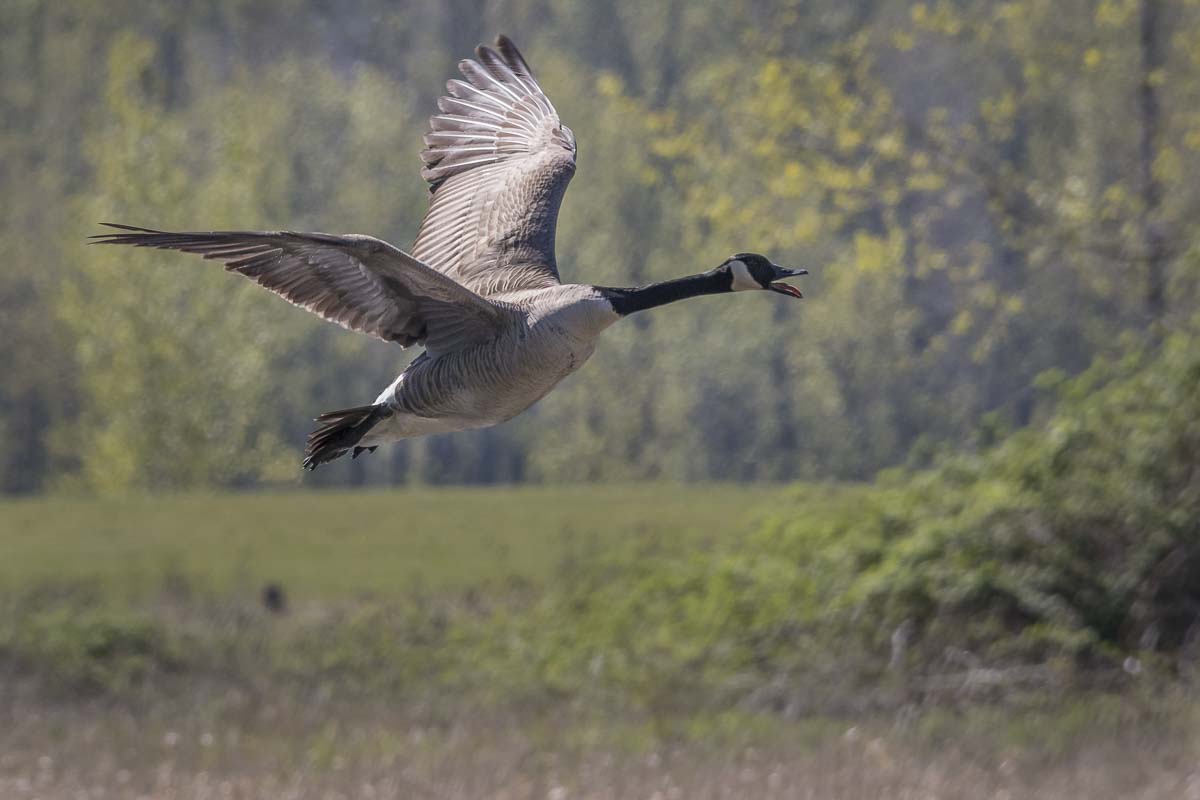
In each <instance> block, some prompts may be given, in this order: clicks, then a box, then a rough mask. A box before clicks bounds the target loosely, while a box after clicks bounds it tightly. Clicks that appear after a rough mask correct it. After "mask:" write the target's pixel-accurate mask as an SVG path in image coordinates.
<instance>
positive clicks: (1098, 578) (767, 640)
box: [504, 333, 1200, 711]
mask: <svg viewBox="0 0 1200 800" xmlns="http://www.w3.org/2000/svg"><path fill="white" fill-rule="evenodd" d="M522 624H523V627H521V625H518V626H517V627H518V628H519V629H520V630H521V631H522V633H521V634H519V635H516V636H513V635H512V631H511V630H510V629H508V628H506V629H505V632H504V635H505V636H507V637H508V639H507V641H508V643H509V644H510V645H511V647H510V649H509V652H510V655H511V656H512V658H513V659H514V660H516V661H520V662H521V664H522V665H523V666H524V667H525V668H529V667H530V666H532V667H533V668H534V669H535V670H536V671H537V672H536V674H537V675H538V676H539V681H540V684H541V685H542V686H544V687H545V688H546V689H548V690H550V691H552V692H556V693H563V692H565V693H571V694H579V695H597V696H602V697H603V696H611V697H614V698H620V699H621V700H622V701H623V702H632V703H633V704H635V705H637V706H640V707H642V708H644V709H648V710H652V711H666V710H670V709H673V708H677V707H683V706H686V707H689V708H695V707H696V704H697V703H698V702H699V703H702V704H712V705H726V704H728V703H730V702H734V701H743V702H763V703H766V704H768V705H769V706H771V707H777V708H778V707H783V708H791V709H793V710H805V709H809V708H813V707H823V708H829V707H831V706H834V707H842V706H846V705H852V706H862V705H870V704H872V703H876V702H891V701H893V700H895V699H897V697H908V696H911V695H910V693H911V689H912V687H913V686H918V687H919V686H921V685H922V680H924V679H925V678H927V677H928V676H930V675H933V674H937V673H943V672H945V671H947V670H950V671H960V672H965V671H966V670H967V669H969V668H972V667H983V666H987V667H994V668H1009V667H1011V668H1014V669H1013V670H1012V671H1011V672H1010V673H1007V674H1009V675H1011V676H1014V677H1013V679H1014V680H1016V679H1019V678H1021V676H1024V677H1025V678H1033V679H1036V680H1039V681H1045V680H1057V679H1061V678H1063V677H1070V676H1072V675H1076V676H1077V674H1078V672H1079V671H1080V670H1084V671H1092V674H1094V671H1095V669H1096V668H1111V667H1114V666H1116V665H1119V664H1121V663H1122V662H1123V660H1124V658H1125V657H1127V656H1136V657H1137V658H1139V659H1140V661H1139V662H1138V663H1149V664H1153V665H1159V666H1164V667H1172V666H1174V665H1177V664H1178V663H1179V662H1178V661H1173V660H1170V658H1169V657H1171V656H1175V655H1183V654H1186V652H1187V651H1188V648H1189V646H1191V645H1192V644H1193V643H1194V642H1195V641H1196V640H1197V638H1200V337H1197V336H1194V335H1191V334H1189V333H1178V334H1175V335H1173V336H1172V337H1170V338H1169V339H1167V340H1166V341H1165V342H1164V343H1162V344H1161V345H1159V346H1157V347H1149V346H1147V347H1138V348H1133V349H1131V350H1130V352H1128V353H1127V354H1126V355H1125V356H1123V357H1121V358H1119V359H1116V360H1113V361H1108V362H1103V363H1098V364H1096V365H1095V366H1094V367H1092V368H1091V369H1090V370H1089V371H1088V372H1087V373H1086V374H1084V375H1082V376H1080V377H1078V378H1076V379H1073V380H1070V381H1065V382H1061V385H1060V386H1059V387H1058V391H1057V402H1056V404H1055V408H1054V411H1053V413H1052V414H1051V416H1050V417H1049V418H1048V419H1047V420H1045V422H1044V423H1043V424H1040V425H1037V426H1035V427H1033V428H1031V429H1028V430H1025V431H1022V432H1018V433H1016V434H1014V435H1012V436H1010V437H1008V439H1006V440H1005V441H1003V443H1001V444H1000V445H998V446H995V447H992V448H991V449H988V450H986V451H984V452H981V453H975V454H971V453H968V454H958V455H950V456H944V457H942V458H941V459H940V460H938V461H937V462H936V464H935V466H934V467H933V468H931V469H928V470H924V471H920V472H913V471H896V472H893V473H890V474H887V475H884V476H881V480H880V481H879V482H878V483H877V484H876V485H875V486H872V487H841V488H829V489H826V490H812V489H808V490H804V491H800V492H798V494H797V497H796V502H795V504H794V505H793V506H792V507H790V508H788V509H784V510H782V511H781V513H780V515H779V516H778V518H777V519H776V520H775V521H772V522H770V523H767V524H766V525H764V526H763V527H762V528H761V529H760V530H758V531H757V532H755V533H753V534H752V535H750V536H749V537H748V538H747V539H745V540H743V541H737V540H736V538H734V537H727V538H725V539H723V540H722V541H721V543H719V544H717V545H715V546H712V547H709V548H707V549H704V550H701V551H697V550H696V549H695V548H694V546H693V547H691V548H690V549H685V548H684V547H683V546H676V547H671V546H667V545H664V544H663V543H661V542H643V543H640V544H637V545H633V546H631V547H629V548H627V549H625V550H622V551H618V552H612V553H602V554H597V557H596V558H595V559H593V560H590V561H586V562H584V563H582V564H580V565H576V566H575V567H574V568H573V569H572V570H570V571H569V573H565V574H564V575H563V577H562V580H561V581H559V582H557V583H556V585H555V586H554V587H552V588H551V591H550V593H549V594H548V596H547V597H546V598H545V600H544V601H543V602H542V603H541V605H540V606H539V607H538V608H537V609H536V610H535V611H534V612H533V613H532V614H531V615H529V616H528V618H526V619H525V620H523V623H522ZM1029 665H1041V666H1042V667H1044V668H1045V669H1041V670H1034V671H1030V670H1028V669H1026V670H1025V671H1021V669H1020V668H1022V667H1029ZM889 667H890V668H891V669H892V671H893V672H894V673H895V674H896V675H897V676H904V677H903V680H901V679H900V678H899V677H898V678H897V680H896V681H892V682H889V681H887V680H881V678H883V677H884V676H885V675H886V674H887V673H888V671H889ZM901 684H902V685H901ZM895 692H899V693H900V694H899V695H896V694H895Z"/></svg>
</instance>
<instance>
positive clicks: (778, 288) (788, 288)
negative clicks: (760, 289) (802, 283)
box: [767, 283, 804, 298]
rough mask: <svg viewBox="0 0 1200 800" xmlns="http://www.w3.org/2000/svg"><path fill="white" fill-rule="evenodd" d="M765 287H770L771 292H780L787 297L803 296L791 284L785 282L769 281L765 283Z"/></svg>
mask: <svg viewBox="0 0 1200 800" xmlns="http://www.w3.org/2000/svg"><path fill="white" fill-rule="evenodd" d="M767 288H768V289H770V290H771V291H772V292H779V293H780V294H786V295H788V296H789V297H797V298H800V297H804V295H803V294H801V293H800V290H799V289H797V288H796V287H795V286H792V285H791V284H787V283H770V284H767Z"/></svg>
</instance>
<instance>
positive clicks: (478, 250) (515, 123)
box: [413, 36, 575, 297]
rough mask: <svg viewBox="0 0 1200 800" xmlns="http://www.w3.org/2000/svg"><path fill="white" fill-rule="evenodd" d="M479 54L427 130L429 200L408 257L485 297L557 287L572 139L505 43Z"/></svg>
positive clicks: (467, 62)
mask: <svg viewBox="0 0 1200 800" xmlns="http://www.w3.org/2000/svg"><path fill="white" fill-rule="evenodd" d="M475 54H476V57H477V58H478V59H479V60H478V61H471V60H465V61H461V62H459V65H458V68H459V70H460V71H461V72H462V74H463V77H465V78H466V81H460V80H452V81H450V82H449V83H447V84H446V90H447V91H448V92H449V94H448V95H447V96H445V97H442V98H441V99H439V100H438V108H439V109H440V110H441V112H442V113H441V114H438V115H436V116H434V117H432V118H430V120H429V132H428V133H427V134H425V144H426V146H427V148H428V149H426V150H425V151H423V152H422V153H421V158H422V160H423V161H424V162H425V168H424V169H423V170H422V171H421V175H422V176H423V177H424V178H425V180H427V181H429V184H430V190H431V191H432V197H431V198H430V203H429V211H428V212H427V213H426V214H425V220H424V221H423V222H422V223H421V230H420V232H419V233H418V234H417V241H416V242H415V243H414V244H413V255H414V256H415V257H416V258H418V259H420V260H421V261H424V262H425V263H426V264H429V265H430V266H432V267H434V268H435V269H437V270H438V271H440V272H442V273H444V274H446V275H448V276H450V277H451V278H453V279H454V280H456V281H457V282H459V283H461V284H462V285H463V286H466V287H467V288H469V289H471V290H472V291H474V292H476V293H478V294H480V295H482V296H484V297H487V296H491V295H497V294H500V293H502V292H506V291H513V290H517V289H528V288H538V287H544V286H553V285H554V284H557V283H558V267H557V264H556V262H555V260H554V231H555V227H556V226H557V224H558V208H559V205H560V204H561V202H562V197H563V193H564V192H566V189H567V184H568V183H569V182H570V180H571V176H572V175H573V174H575V137H574V135H573V134H572V133H571V129H570V128H567V127H566V126H564V125H563V124H562V123H561V122H560V121H559V118H558V113H557V112H556V111H555V110H554V106H553V105H551V103H550V99H549V98H548V97H546V95H545V93H544V92H542V89H541V87H540V86H538V83H537V81H536V80H535V79H534V77H533V73H532V72H531V71H530V69H529V65H528V64H526V63H525V59H524V58H522V57H521V54H520V53H519V52H518V51H517V48H516V47H515V46H514V45H513V43H512V42H511V41H509V40H508V39H507V38H506V37H504V36H501V37H500V38H499V39H497V40H496V49H495V50H493V49H492V48H490V47H484V46H483V45H480V46H479V47H478V48H476V50H475Z"/></svg>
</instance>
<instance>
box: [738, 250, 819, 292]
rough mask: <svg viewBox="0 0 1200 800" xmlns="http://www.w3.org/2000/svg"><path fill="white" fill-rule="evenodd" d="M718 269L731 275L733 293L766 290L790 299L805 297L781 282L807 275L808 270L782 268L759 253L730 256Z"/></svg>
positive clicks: (792, 287) (793, 287)
mask: <svg viewBox="0 0 1200 800" xmlns="http://www.w3.org/2000/svg"><path fill="white" fill-rule="evenodd" d="M717 269H719V270H723V271H726V272H728V273H729V276H730V282H729V290H730V291H731V292H742V291H748V290H752V289H766V290H768V291H772V292H778V293H779V294H786V295H787V296H788V297H795V298H801V297H804V295H802V294H801V293H800V290H799V289H797V288H796V287H795V286H791V285H789V284H786V283H781V281H783V280H784V279H786V278H793V277H795V276H797V275H807V274H808V270H806V269H788V268H787V267H781V266H779V265H778V264H775V263H772V261H771V260H770V259H769V258H767V257H766V256H760V255H759V254H758V253H738V254H737V255H735V256H730V257H729V258H727V259H726V260H725V262H724V263H723V264H721V266H719V267H717Z"/></svg>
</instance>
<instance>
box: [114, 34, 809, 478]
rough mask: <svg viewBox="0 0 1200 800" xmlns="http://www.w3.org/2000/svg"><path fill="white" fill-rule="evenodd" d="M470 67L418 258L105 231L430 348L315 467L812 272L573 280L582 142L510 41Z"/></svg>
mask: <svg viewBox="0 0 1200 800" xmlns="http://www.w3.org/2000/svg"><path fill="white" fill-rule="evenodd" d="M475 55H476V59H477V60H464V61H461V62H460V63H459V70H460V71H461V72H462V74H463V77H464V78H466V80H465V81H462V80H451V81H450V82H449V83H447V84H446V90H447V94H446V96H444V97H442V98H440V99H439V100H438V109H439V111H440V112H441V113H439V114H436V115H434V116H433V117H431V118H430V120H429V131H428V132H427V133H426V134H425V144H426V149H425V150H424V151H422V153H421V158H422V161H423V162H424V168H423V169H422V170H421V175H422V177H424V178H425V180H426V181H428V182H429V186H430V192H431V194H430V201H429V210H428V211H427V212H426V214H425V219H424V221H423V222H422V223H421V228H420V231H419V232H418V233H417V239H416V242H415V243H414V244H413V248H412V253H411V255H410V254H408V253H405V252H403V251H401V250H399V249H397V248H395V247H393V246H392V245H390V244H388V243H387V242H384V241H381V240H379V239H375V238H373V237H370V236H360V235H346V236H334V235H330V234H325V233H291V232H286V231H282V232H248V231H210V232H196V233H172V232H166V231H156V230H151V229H148V228H136V227H132V226H129V225H116V224H112V223H105V224H106V225H108V227H111V228H114V229H115V230H116V231H117V232H115V233H105V234H99V235H97V236H94V237H92V241H93V242H95V243H99V244H125V245H132V246H134V247H154V248H159V249H165V250H181V251H183V252H187V253H196V254H197V255H201V256H203V257H204V258H206V259H213V260H217V261H221V262H223V263H224V264H225V269H226V270H228V271H230V272H237V273H239V274H241V275H245V276H246V277H247V278H250V279H251V280H253V281H254V282H256V283H258V284H259V285H260V286H263V287H265V288H267V289H270V290H271V291H272V292H275V293H276V294H278V295H280V296H281V297H283V298H284V299H286V300H288V301H289V302H291V303H294V304H295V305H298V306H300V307H302V308H305V309H308V310H309V311H311V312H313V313H314V314H316V315H318V316H319V317H321V318H322V319H326V320H329V321H330V322H335V323H337V324H338V325H341V326H342V327H344V328H348V329H349V330H352V331H358V332H360V333H365V334H368V335H370V336H374V337H376V338H379V339H383V340H384V341H389V342H395V343H396V344H399V345H400V346H401V347H408V346H410V345H422V346H423V347H424V348H425V350H424V352H423V353H421V355H419V356H418V357H417V358H416V359H414V360H413V362H412V363H411V364H409V366H408V367H407V368H406V369H405V370H404V371H403V372H402V373H401V374H400V375H399V376H398V377H397V378H396V379H395V380H394V381H393V382H392V384H391V385H390V386H388V387H387V389H385V390H384V391H383V392H382V393H381V394H380V395H379V397H377V398H376V399H375V402H374V403H372V404H370V405H364V406H359V407H357V408H350V409H343V410H340V411H330V412H327V413H325V414H322V415H320V416H319V417H318V418H317V422H318V423H319V424H318V427H317V429H316V430H315V431H313V432H312V434H310V435H309V437H308V442H307V445H306V447H305V453H304V462H303V466H304V467H305V468H306V469H315V468H316V467H317V466H319V465H320V464H323V463H325V462H327V461H332V460H333V459H335V458H339V457H341V456H343V455H346V454H347V453H351V454H352V455H353V456H355V457H357V456H358V455H360V454H361V453H363V452H366V451H373V450H374V449H375V448H376V447H377V446H378V445H380V444H383V443H386V442H392V441H398V440H400V439H406V438H411V437H414V436H424V435H426V434H431V433H443V432H448V431H460V430H468V429H472V428H483V427H487V426H489V425H495V424H497V423H500V422H504V421H506V420H509V419H512V418H513V417H514V416H516V415H517V414H519V413H521V412H522V411H524V410H525V409H527V408H529V407H530V406H531V405H533V404H534V403H536V402H537V401H538V400H540V399H541V398H542V397H544V396H545V395H546V393H548V392H549V391H550V390H551V389H553V388H554V387H555V386H556V385H557V384H558V383H559V381H561V380H562V379H563V378H565V377H566V376H567V375H569V374H571V373H572V372H574V371H575V370H577V369H578V368H579V367H580V366H582V365H583V362H584V361H586V360H587V359H588V357H589V356H590V355H591V354H592V350H593V347H594V345H595V341H596V338H597V337H598V336H599V335H600V333H601V332H603V331H604V330H605V329H606V328H607V327H608V326H610V325H611V324H613V323H614V322H616V321H617V320H619V319H621V318H622V317H624V316H627V315H629V314H632V313H634V312H636V311H641V310H644V309H647V308H654V307H656V306H661V305H665V304H667V303H671V302H674V301H676V300H682V299H684V298H688V297H696V296H699V295H705V294H721V293H726V292H736V291H742V290H763V289H766V290H771V291H775V292H778V293H780V294H785V295H788V296H791V297H800V296H801V294H800V292H799V290H797V289H796V288H795V287H793V286H790V285H788V284H785V283H780V282H779V281H781V280H782V279H784V278H788V277H792V276H794V275H802V274H805V270H791V269H786V268H784V267H780V266H777V265H775V264H773V263H771V261H770V260H768V259H767V258H765V257H763V256H760V255H757V254H754V253H740V254H738V255H735V256H732V257H730V258H728V259H726V260H725V261H723V262H722V263H721V264H720V265H718V266H717V267H716V268H714V269H712V270H710V271H708V272H704V273H700V274H697V275H689V276H687V277H684V278H678V279H675V280H671V281H665V282H663V283H657V284H651V285H649V286H643V287H639V288H609V287H600V286H591V285H588V284H563V283H561V281H560V280H559V275H558V265H557V262H556V261H555V258H554V236H555V228H556V226H557V222H558V209H559V205H560V204H561V202H562V198H563V194H564V193H565V192H566V188H567V184H568V183H570V181H571V177H572V176H573V175H574V174H575V136H574V134H573V133H572V132H571V129H570V128H568V127H566V126H565V125H563V124H562V122H561V121H560V120H559V117H558V113H557V112H556V111H555V110H554V105H553V104H552V103H551V102H550V99H549V98H548V97H547V96H546V94H545V93H544V92H543V91H542V89H541V86H539V84H538V82H537V79H536V78H534V76H533V71H532V70H531V69H530V68H529V65H528V64H527V63H526V62H525V59H524V58H523V57H522V56H521V54H520V52H518V51H517V48H516V47H515V46H514V45H513V43H512V42H511V41H510V40H509V39H508V38H506V37H504V36H501V37H500V38H499V39H498V40H497V43H496V47H495V48H494V49H493V48H490V47H485V46H482V45H481V46H480V47H479V48H477V49H476V51H475Z"/></svg>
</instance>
